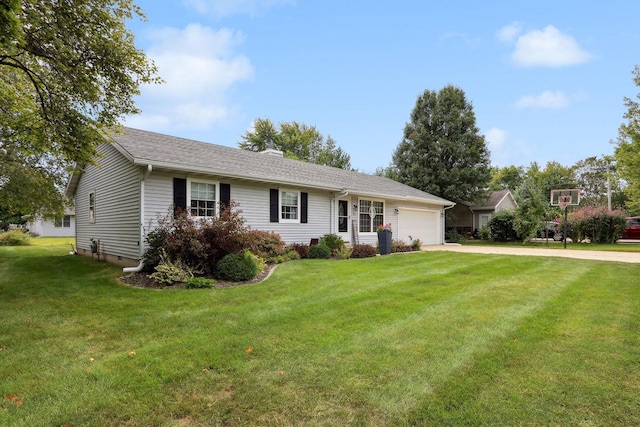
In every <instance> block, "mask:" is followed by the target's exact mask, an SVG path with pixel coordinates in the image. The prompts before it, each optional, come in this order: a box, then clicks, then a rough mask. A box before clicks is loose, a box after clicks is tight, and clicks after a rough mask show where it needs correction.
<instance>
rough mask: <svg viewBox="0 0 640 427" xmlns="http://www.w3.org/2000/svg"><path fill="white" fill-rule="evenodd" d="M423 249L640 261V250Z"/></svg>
mask: <svg viewBox="0 0 640 427" xmlns="http://www.w3.org/2000/svg"><path fill="white" fill-rule="evenodd" d="M422 250H423V251H427V252H428V251H451V252H466V253H476V254H494V255H524V256H527V255H528V256H546V257H562V258H577V259H591V260H596V261H614V262H628V263H640V252H610V251H586V250H585V251H582V250H575V249H573V250H572V249H543V248H526V247H522V248H513V247H509V248H507V247H498V246H462V245H459V244H446V245H433V246H423V247H422Z"/></svg>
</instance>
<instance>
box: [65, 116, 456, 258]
mask: <svg viewBox="0 0 640 427" xmlns="http://www.w3.org/2000/svg"><path fill="white" fill-rule="evenodd" d="M124 132H125V133H124V135H119V136H116V137H114V138H113V143H111V144H103V145H101V146H100V147H99V149H98V151H99V152H100V154H101V157H98V158H97V163H98V165H97V166H94V165H86V166H84V167H82V168H80V167H77V168H76V170H75V171H74V173H73V175H72V176H71V178H70V181H69V184H68V187H67V194H68V195H69V196H72V197H73V198H74V199H75V207H76V246H77V249H78V252H79V253H80V254H85V255H90V254H91V241H92V240H94V241H98V240H99V248H100V249H99V253H100V255H101V256H103V257H104V258H106V259H107V260H108V261H111V262H114V263H117V264H120V265H125V266H127V265H135V264H137V263H138V260H140V258H141V256H142V254H143V253H144V249H145V248H144V245H145V242H144V240H145V236H146V233H148V232H149V231H150V230H152V229H153V228H154V227H155V226H156V224H157V219H158V218H159V217H163V216H166V215H167V214H169V213H170V212H172V209H173V208H174V207H178V208H183V209H186V210H188V211H190V212H191V214H192V215H194V216H196V217H202V218H206V217H211V216H214V215H217V206H218V203H219V202H224V203H228V202H229V201H231V200H233V201H234V202H236V204H237V205H238V208H239V209H240V210H241V211H242V213H241V215H242V216H243V218H244V219H245V220H246V224H247V225H248V226H250V227H251V228H252V229H258V230H267V231H274V232H276V233H278V234H279V235H280V236H281V237H282V239H283V240H284V241H285V242H287V243H307V244H308V243H309V242H310V241H311V239H314V238H319V237H322V236H323V235H324V234H327V233H335V234H338V235H339V236H340V237H342V239H343V240H345V241H346V242H348V243H351V244H354V243H365V244H375V243H376V242H377V234H376V226H377V225H380V224H386V223H391V224H392V227H393V233H394V234H393V238H394V239H401V240H403V241H405V242H407V243H410V242H411V240H413V239H420V240H421V241H422V243H423V244H429V245H433V244H442V243H443V242H444V208H445V207H450V206H453V204H454V203H452V202H450V201H448V200H445V199H442V198H440V197H436V196H434V195H431V194H428V193H425V192H423V191H420V190H417V189H415V188H412V187H409V186H406V185H404V184H400V183H398V182H396V181H393V180H390V179H387V178H384V177H380V176H374V175H367V174H362V173H358V172H353V171H347V170H343V169H337V168H332V167H328V166H321V165H316V164H312V163H306V162H302V161H297V160H291V159H286V158H283V157H282V153H281V152H278V151H276V150H267V151H266V152H264V153H255V152H251V151H244V150H240V149H236V148H230V147H224V146H219V145H214V144H208V143H204V142H197V141H192V140H187V139H183V138H177V137H173V136H167V135H162V134H157V133H152V132H146V131H141V130H135V129H130V128H126V129H125V130H124Z"/></svg>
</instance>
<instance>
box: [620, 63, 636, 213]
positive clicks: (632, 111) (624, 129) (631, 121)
mask: <svg viewBox="0 0 640 427" xmlns="http://www.w3.org/2000/svg"><path fill="white" fill-rule="evenodd" d="M633 75H634V78H633V81H634V83H635V85H636V86H640V67H639V66H636V67H635V69H634V70H633ZM636 98H638V99H640V93H639V94H637V95H636ZM624 104H625V106H626V107H627V108H628V111H627V112H626V113H625V115H624V118H625V119H627V122H626V123H623V124H622V125H621V126H620V129H619V133H618V141H617V145H616V149H615V157H616V160H617V162H618V171H619V173H620V177H621V178H622V179H624V180H625V181H626V182H627V187H626V189H625V193H626V194H627V196H628V200H627V209H628V210H629V211H630V212H631V213H634V214H640V103H638V101H634V100H633V99H631V98H626V97H625V98H624Z"/></svg>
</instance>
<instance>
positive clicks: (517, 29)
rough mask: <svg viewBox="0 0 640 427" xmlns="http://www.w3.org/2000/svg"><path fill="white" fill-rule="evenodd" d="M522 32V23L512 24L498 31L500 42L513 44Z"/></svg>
mask: <svg viewBox="0 0 640 427" xmlns="http://www.w3.org/2000/svg"><path fill="white" fill-rule="evenodd" d="M521 32H522V24H521V23H520V22H512V23H511V24H509V25H506V26H504V27H502V28H501V29H500V31H498V35H497V37H498V40H500V41H503V42H505V43H512V42H513V41H514V40H516V37H517V36H518V35H519V34H520V33H521Z"/></svg>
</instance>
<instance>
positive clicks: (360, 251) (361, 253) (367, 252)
mask: <svg viewBox="0 0 640 427" xmlns="http://www.w3.org/2000/svg"><path fill="white" fill-rule="evenodd" d="M374 256H376V248H374V247H373V246H371V245H353V252H352V253H351V258H369V257H374Z"/></svg>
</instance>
